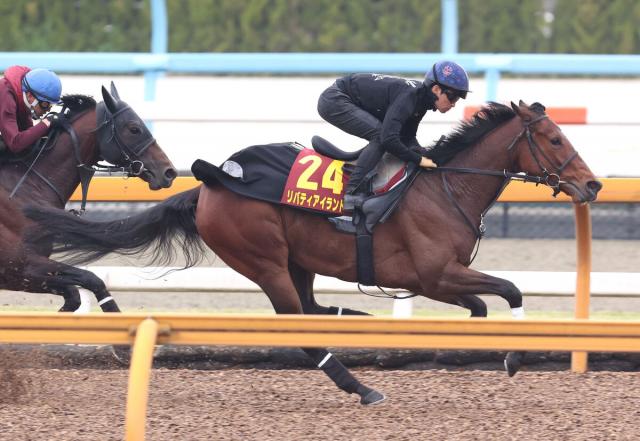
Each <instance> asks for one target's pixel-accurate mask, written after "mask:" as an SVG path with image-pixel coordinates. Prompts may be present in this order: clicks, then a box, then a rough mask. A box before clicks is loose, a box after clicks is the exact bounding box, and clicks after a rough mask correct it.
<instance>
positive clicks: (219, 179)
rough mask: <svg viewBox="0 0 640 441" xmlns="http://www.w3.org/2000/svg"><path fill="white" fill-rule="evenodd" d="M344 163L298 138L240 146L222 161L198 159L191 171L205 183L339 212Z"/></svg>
mask: <svg viewBox="0 0 640 441" xmlns="http://www.w3.org/2000/svg"><path fill="white" fill-rule="evenodd" d="M343 164H344V162H343V161H338V160H334V159H331V158H327V157H326V156H322V155H320V154H318V153H316V152H315V151H314V150H311V149H307V148H304V147H302V146H301V145H300V144H297V143H279V144H266V145H255V146H251V147H247V148H245V149H242V150H240V151H239V152H236V153H234V154H233V155H231V156H230V157H229V159H227V160H226V161H225V162H224V163H223V164H222V166H220V167H217V166H215V165H213V164H210V163H208V162H206V161H203V160H201V159H198V160H196V161H195V162H194V163H193V164H192V166H191V171H192V172H193V175H194V176H195V178H196V179H197V180H199V181H201V182H203V183H204V184H206V185H215V184H218V183H219V184H222V185H223V186H224V187H225V188H227V189H228V190H230V191H232V192H234V193H237V194H240V195H242V196H246V197H249V198H253V199H258V200H261V201H266V202H271V203H274V204H284V205H290V206H293V207H296V208H299V209H302V210H306V211H311V212H314V213H317V214H322V215H325V216H337V215H340V214H342V196H343V192H344V191H343V189H344V184H345V181H346V177H345V176H344V175H343V173H342V165H343Z"/></svg>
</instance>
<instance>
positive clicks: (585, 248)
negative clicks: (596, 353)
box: [571, 204, 591, 373]
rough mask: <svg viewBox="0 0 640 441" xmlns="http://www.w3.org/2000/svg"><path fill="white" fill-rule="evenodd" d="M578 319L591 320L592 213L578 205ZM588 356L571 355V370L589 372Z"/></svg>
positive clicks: (583, 353)
mask: <svg viewBox="0 0 640 441" xmlns="http://www.w3.org/2000/svg"><path fill="white" fill-rule="evenodd" d="M575 212H576V247H577V260H578V262H577V272H576V313H575V317H576V319H588V318H589V300H590V295H591V213H590V211H589V205H586V204H585V205H576V206H575ZM587 362H588V354H587V353H586V352H572V353H571V370H572V371H573V372H580V373H582V372H586V371H587Z"/></svg>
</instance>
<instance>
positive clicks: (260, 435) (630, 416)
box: [0, 370, 640, 441]
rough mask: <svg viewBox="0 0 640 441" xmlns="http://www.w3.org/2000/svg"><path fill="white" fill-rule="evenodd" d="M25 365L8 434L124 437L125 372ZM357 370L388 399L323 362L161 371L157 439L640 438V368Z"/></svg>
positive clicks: (150, 424) (151, 417)
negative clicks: (337, 376) (290, 367)
mask: <svg viewBox="0 0 640 441" xmlns="http://www.w3.org/2000/svg"><path fill="white" fill-rule="evenodd" d="M14 372H18V375H19V376H20V381H22V382H23V384H25V385H26V386H25V389H24V390H23V392H22V393H21V394H17V395H14V396H12V397H10V399H7V397H6V396H5V399H4V401H0V426H1V427H0V429H1V430H0V439H1V440H3V441H4V440H15V441H18V440H38V441H40V440H56V441H57V440H73V441H75V440H77V441H81V440H91V441H95V440H121V439H122V436H123V433H124V414H125V412H124V411H125V396H126V385H127V372H126V371H93V370H83V371H61V370H20V371H14ZM356 375H357V376H358V377H359V378H360V379H361V380H362V381H363V382H365V383H366V384H368V385H370V386H372V387H375V388H377V389H379V390H380V391H383V392H384V393H385V394H386V395H387V396H388V399H387V401H386V402H384V403H382V404H381V405H378V406H375V407H372V408H365V407H362V406H361V405H359V404H358V402H357V399H356V398H355V397H354V396H349V395H346V394H345V393H343V392H341V391H339V390H337V389H336V388H335V387H334V386H333V385H332V384H330V382H329V381H328V380H327V379H326V378H325V377H324V375H323V374H322V373H320V372H317V371H254V370H225V371H209V372H207V371H185V370H176V371H171V370H157V371H155V372H154V373H153V377H152V380H151V396H150V401H149V412H148V420H147V439H148V440H153V441H161V440H172V441H173V440H292V441H293V440H296V441H298V440H318V439H330V440H333V439H335V440H429V439H433V440H436V439H438V440H452V441H453V440H471V439H473V440H511V439H523V440H536V439H545V440H567V439H570V440H631V439H638V438H637V421H638V419H639V418H640V392H638V388H637V382H638V380H639V379H640V375H639V374H636V373H604V372H599V373H589V374H586V375H573V374H570V373H567V372H549V373H543V372H537V373H534V372H524V373H520V374H518V375H517V376H516V377H514V378H513V379H509V378H507V377H506V376H505V374H504V373H501V372H479V371H471V372H447V371H359V372H357V373H356ZM3 390H6V389H4V387H3Z"/></svg>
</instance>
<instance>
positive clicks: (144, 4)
mask: <svg viewBox="0 0 640 441" xmlns="http://www.w3.org/2000/svg"><path fill="white" fill-rule="evenodd" d="M543 3H544V2H543V0H519V1H516V0H458V8H459V36H460V41H459V51H460V52H520V53H535V52H556V53H612V54H632V53H640V27H639V26H638V23H640V1H636V0H557V1H556V6H555V10H554V11H553V13H552V14H551V13H549V11H547V12H546V13H545V11H544V10H543ZM167 7H168V12H169V31H170V35H169V50H170V51H171V52H439V51H440V28H441V17H440V0H393V1H388V0H167ZM149 16H150V6H149V0H22V1H16V0H0V29H2V34H1V35H2V37H1V39H0V51H132V52H146V51H148V50H149V47H150V41H149V40H150V23H149ZM552 17H553V19H552V20H551V18H552Z"/></svg>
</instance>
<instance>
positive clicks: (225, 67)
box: [0, 0, 640, 100]
mask: <svg viewBox="0 0 640 441" xmlns="http://www.w3.org/2000/svg"><path fill="white" fill-rule="evenodd" d="M441 2H442V52H441V53H428V54H425V53H169V52H167V49H168V19H167V8H166V0H152V1H151V17H152V32H151V52H149V53H141V52H133V53H127V52H108V53H96V52H82V53H74V52H57V53H33V52H3V53H0V70H2V69H5V68H6V67H8V66H10V65H12V64H25V65H28V66H38V67H46V68H48V69H52V70H54V71H56V72H58V73H65V72H67V73H71V72H73V73H136V72H139V73H143V74H144V76H145V99H147V100H153V99H154V98H155V85H156V81H157V79H158V78H159V77H160V76H161V75H163V74H164V73H166V72H175V73H209V74H220V73H241V74H247V73H277V74H323V73H332V74H333V73H336V72H357V71H365V72H366V71H369V72H380V73H398V72H402V73H414V74H420V75H423V74H424V72H425V69H426V68H428V67H429V66H431V65H432V64H433V63H434V62H435V61H437V60H440V59H442V58H445V57H446V58H447V59H450V60H453V61H455V62H457V63H459V64H461V65H462V66H464V67H465V69H466V70H467V71H468V72H470V73H476V74H484V75H485V78H486V80H487V91H486V98H487V99H489V100H491V99H495V98H496V96H497V89H498V83H499V80H500V75H501V74H502V73H514V74H566V75H607V76H620V75H640V55H568V54H493V53H486V54H483V53H480V54H461V53H458V51H457V49H458V17H457V0H441Z"/></svg>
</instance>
